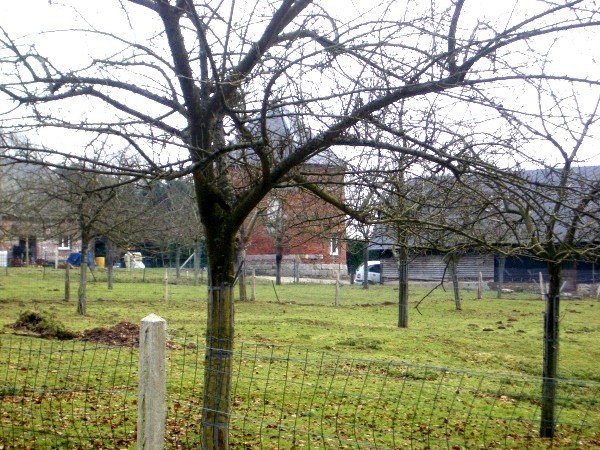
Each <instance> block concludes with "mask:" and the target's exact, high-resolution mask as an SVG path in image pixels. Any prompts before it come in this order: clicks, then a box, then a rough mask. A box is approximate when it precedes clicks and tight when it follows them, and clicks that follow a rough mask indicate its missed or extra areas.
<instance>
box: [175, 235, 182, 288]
mask: <svg viewBox="0 0 600 450" xmlns="http://www.w3.org/2000/svg"><path fill="white" fill-rule="evenodd" d="M180 265H181V246H180V245H179V244H177V247H176V249H175V278H176V279H177V280H179V277H180V276H181V273H180V272H181V268H180V267H179V266H180Z"/></svg>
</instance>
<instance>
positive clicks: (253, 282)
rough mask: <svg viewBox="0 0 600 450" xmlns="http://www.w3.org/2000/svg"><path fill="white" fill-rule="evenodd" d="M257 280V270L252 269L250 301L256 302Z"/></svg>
mask: <svg viewBox="0 0 600 450" xmlns="http://www.w3.org/2000/svg"><path fill="white" fill-rule="evenodd" d="M255 280H256V270H255V269H252V278H251V281H250V300H251V301H254V300H256V285H255Z"/></svg>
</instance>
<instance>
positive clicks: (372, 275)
mask: <svg viewBox="0 0 600 450" xmlns="http://www.w3.org/2000/svg"><path fill="white" fill-rule="evenodd" d="M364 273H365V266H364V264H361V265H360V266H359V267H358V269H357V271H356V277H355V278H354V280H355V281H356V282H357V283H360V284H362V283H363V276H364ZM368 281H369V283H371V284H377V283H379V282H380V281H381V262H380V261H369V276H368Z"/></svg>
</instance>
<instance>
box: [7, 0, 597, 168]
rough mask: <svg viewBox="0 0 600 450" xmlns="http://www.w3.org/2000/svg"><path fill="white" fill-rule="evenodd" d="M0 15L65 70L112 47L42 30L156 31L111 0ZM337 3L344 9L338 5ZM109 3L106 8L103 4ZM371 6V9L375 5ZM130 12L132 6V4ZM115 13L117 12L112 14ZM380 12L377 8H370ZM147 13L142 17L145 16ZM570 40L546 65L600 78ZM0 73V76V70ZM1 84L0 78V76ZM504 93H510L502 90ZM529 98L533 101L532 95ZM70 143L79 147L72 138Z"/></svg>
mask: <svg viewBox="0 0 600 450" xmlns="http://www.w3.org/2000/svg"><path fill="white" fill-rule="evenodd" d="M2 3H3V4H2V7H3V9H2V15H1V16H0V26H2V27H3V28H4V29H5V30H6V31H7V32H8V34H9V35H11V36H12V37H14V38H17V39H18V40H19V41H20V40H21V38H22V40H23V41H27V42H31V43H34V45H35V48H36V49H37V50H38V51H39V52H40V53H41V54H46V55H48V56H50V57H51V60H52V61H53V63H54V64H55V65H56V66H58V67H59V68H62V69H65V70H67V69H68V68H69V67H72V66H73V65H75V66H79V67H80V66H82V65H85V64H86V63H87V62H88V61H89V60H90V59H89V58H90V55H91V54H94V55H95V56H97V55H98V54H100V55H102V54H104V55H110V54H111V53H112V52H113V51H114V47H111V46H107V45H106V42H105V41H102V40H101V39H97V37H95V38H94V39H85V37H84V36H81V35H78V36H77V38H74V37H73V36H74V35H73V34H72V33H64V32H48V33H42V34H40V32H41V31H42V30H66V29H70V28H71V29H72V28H89V27H92V28H94V27H99V28H106V29H113V30H118V33H119V34H126V35H127V36H128V37H130V38H132V39H135V38H136V35H141V36H144V35H146V34H147V31H148V29H154V28H156V29H158V28H157V27H158V26H159V24H158V23H148V22H147V21H142V20H141V19H140V17H138V16H136V15H135V14H133V15H130V16H129V17H126V16H125V14H122V13H121V12H120V11H118V8H119V6H118V5H119V2H118V1H117V0H102V1H91V0H82V1H78V2H76V4H77V8H78V9H77V10H74V9H72V8H69V9H65V8H62V7H57V6H56V4H57V3H60V2H59V1H57V0H51V1H49V0H21V1H18V2H17V1H4V2H2ZM315 3H319V4H321V5H323V7H324V8H325V9H327V10H330V11H334V12H335V13H336V14H341V15H342V16H344V15H347V16H348V17H350V14H356V12H357V10H360V11H364V12H363V14H367V11H369V10H373V9H374V5H376V4H377V2H374V1H372V0H344V1H343V2H342V1H340V0H322V1H321V2H315ZM341 3H343V4H344V8H339V5H340V4H341ZM515 3H516V4H517V5H519V8H523V7H525V8H534V7H535V5H536V2H534V1H533V0H529V1H520V2H515V1H514V0H505V1H480V0H477V1H475V0H467V1H466V3H465V7H464V10H463V13H464V19H461V24H462V26H464V27H465V28H467V29H469V28H470V27H473V26H474V24H475V23H476V18H478V17H479V18H481V17H482V16H483V15H488V16H491V17H506V22H507V23H508V22H509V21H510V19H511V17H514V16H519V15H522V14H523V12H522V11H521V10H519V9H515V8H514V5H515ZM107 5H109V6H107ZM375 9H376V8H375ZM132 10H134V11H135V10H136V7H132ZM115 11H118V12H117V13H115ZM372 13H373V14H380V12H379V11H377V12H372ZM146 17H147V15H146ZM571 36H572V37H570V38H563V39H561V40H559V41H556V42H554V44H553V49H552V54H551V56H552V60H553V62H552V64H554V65H556V66H555V67H559V71H562V72H563V73H564V74H568V75H570V76H578V77H588V76H589V77H590V78H600V75H599V74H600V64H599V63H600V56H599V50H598V49H599V48H600V46H599V45H598V42H599V41H600V40H595V39H589V35H586V37H584V34H583V32H582V33H577V32H574V33H572V34H571ZM0 76H1V74H0ZM0 82H1V80H0ZM508 94H509V95H510V93H508ZM596 95H597V93H596V92H594V91H592V90H588V91H586V94H585V95H583V96H582V98H581V105H582V106H583V108H584V109H585V108H588V109H589V108H590V105H591V104H592V103H593V101H594V99H595V96H596ZM532 101H534V99H532ZM0 102H3V103H0V109H1V110H2V111H6V110H7V108H8V105H7V104H6V101H5V100H2V99H0ZM53 136H55V137H56V138H58V139H64V136H63V135H62V133H58V135H57V134H53ZM596 141H597V138H596V139H590V142H593V143H592V144H590V143H588V144H586V146H585V147H584V149H583V150H584V154H582V156H583V157H584V159H585V160H586V161H587V162H588V163H600V158H599V157H598V155H599V154H600V152H599V151H598V150H597V145H596V144H595V142H596ZM73 142H74V143H73V147H76V146H77V145H79V144H78V143H77V142H76V141H73Z"/></svg>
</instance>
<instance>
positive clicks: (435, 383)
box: [0, 334, 600, 449]
mask: <svg viewBox="0 0 600 450" xmlns="http://www.w3.org/2000/svg"><path fill="white" fill-rule="evenodd" d="M168 347H169V349H168V353H167V368H166V371H167V419H166V440H165V447H166V448H178V449H179V448H198V447H199V446H200V445H201V430H200V426H201V424H200V422H201V420H200V418H201V409H202V405H201V399H202V382H203V361H204V347H203V345H202V344H201V343H200V342H199V340H198V338H192V337H188V338H181V339H180V340H178V341H171V342H169V344H168ZM137 371H138V350H137V349H135V348H129V347H107V346H101V345H96V344H90V343H86V342H80V341H46V340H42V339H32V338H28V337H21V336H13V335H8V334H3V335H0V448H4V449H9V448H11V449H12V448H40V449H45V448H100V447H103V448H106V446H107V445H109V446H110V447H111V448H128V447H131V446H133V445H134V443H135V442H136V420H137V414H138V412H137V411H138V410H137V408H138V405H137V403H138V400H137V398H138V397H137V396H138V392H137ZM558 386H559V387H558V399H557V406H558V407H557V411H558V413H557V424H558V425H557V433H556V436H555V438H554V440H552V441H548V440H542V439H539V438H538V437H537V436H538V429H539V422H540V409H539V405H540V398H539V396H540V392H541V378H539V377H530V376H521V375H514V374H511V375H506V374H490V373H479V372H473V371H462V370H453V369H445V368H437V367H428V366H421V365H414V364H409V363H403V362H398V361H375V360H363V359H354V358H351V357H347V356H340V355H333V354H329V353H325V352H322V353H317V352H311V351H308V350H304V349H301V348H296V347H294V346H274V345H268V344H248V343H241V344H239V345H237V346H236V350H235V352H234V374H233V389H232V392H233V395H232V402H233V405H232V406H233V408H232V415H231V440H230V441H231V446H232V448H248V449H254V448H257V449H258V448H261V449H263V448H264V449H272V448H277V449H297V448H328V449H337V448H356V449H396V448H451V449H455V448H456V449H461V448H506V449H508V448H561V449H562V448H578V449H579V448H594V447H595V446H597V445H599V444H600V383H596V382H584V381H576V380H562V379H561V380H559V383H558Z"/></svg>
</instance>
